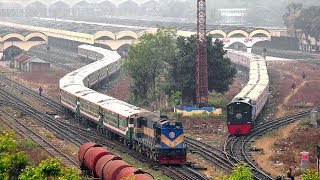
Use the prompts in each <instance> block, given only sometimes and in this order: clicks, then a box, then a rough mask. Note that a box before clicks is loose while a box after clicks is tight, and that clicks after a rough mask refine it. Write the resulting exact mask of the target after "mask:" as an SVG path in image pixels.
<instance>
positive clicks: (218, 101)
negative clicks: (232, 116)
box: [208, 93, 229, 108]
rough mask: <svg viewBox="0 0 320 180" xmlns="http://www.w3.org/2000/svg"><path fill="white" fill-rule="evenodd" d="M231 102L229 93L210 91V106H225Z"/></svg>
mask: <svg viewBox="0 0 320 180" xmlns="http://www.w3.org/2000/svg"><path fill="white" fill-rule="evenodd" d="M227 104H229V100H228V95H227V94H221V93H210V94H209V104H208V105H209V106H210V107H215V108H217V107H221V108H225V107H226V106H227Z"/></svg>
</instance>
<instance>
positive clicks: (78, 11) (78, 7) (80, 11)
mask: <svg viewBox="0 0 320 180" xmlns="http://www.w3.org/2000/svg"><path fill="white" fill-rule="evenodd" d="M99 14H101V11H100V7H99V5H98V4H96V3H88V2H87V1H80V2H78V3H76V4H75V5H73V6H72V16H80V17H88V16H98V15H99Z"/></svg>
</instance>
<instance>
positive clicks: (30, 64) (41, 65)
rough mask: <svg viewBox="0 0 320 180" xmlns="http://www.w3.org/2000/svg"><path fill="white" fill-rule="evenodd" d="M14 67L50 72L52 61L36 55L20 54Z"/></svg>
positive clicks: (15, 59) (21, 69) (30, 70)
mask: <svg viewBox="0 0 320 180" xmlns="http://www.w3.org/2000/svg"><path fill="white" fill-rule="evenodd" d="M14 68H16V69H19V70H20V71H24V72H41V73H45V72H49V69H50V63H48V62H46V61H44V60H42V59H40V58H38V57H36V56H34V57H31V56H28V55H26V54H20V55H19V56H17V57H15V58H14Z"/></svg>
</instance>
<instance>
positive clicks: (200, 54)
mask: <svg viewBox="0 0 320 180" xmlns="http://www.w3.org/2000/svg"><path fill="white" fill-rule="evenodd" d="M206 25H207V24H206V0H197V66H196V68H197V70H196V73H197V105H198V106H199V107H202V106H207V105H208V59H207V28H206Z"/></svg>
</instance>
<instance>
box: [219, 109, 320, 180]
mask: <svg viewBox="0 0 320 180" xmlns="http://www.w3.org/2000/svg"><path fill="white" fill-rule="evenodd" d="M312 110H317V111H319V110H320V107H317V108H315V109H309V110H305V111H301V112H298V113H294V114H290V115H287V116H285V117H282V118H278V119H275V120H273V121H269V122H266V123H263V124H261V125H259V126H257V127H255V128H254V129H253V130H252V132H251V133H250V135H248V136H242V137H236V136H229V137H228V138H227V139H226V141H225V145H224V149H225V152H226V153H229V154H231V155H232V156H233V157H234V158H236V159H237V162H239V161H242V162H245V163H247V164H248V165H249V166H250V167H251V168H252V172H253V174H254V176H255V178H256V179H273V178H272V177H271V176H270V175H269V174H268V173H266V172H264V171H263V170H262V169H260V167H259V166H258V165H257V164H256V163H255V162H254V160H252V159H251V156H250V151H252V150H254V149H252V148H251V147H250V146H251V144H252V143H253V142H254V140H255V139H256V138H257V137H259V136H261V135H263V134H266V133H267V132H269V131H272V130H274V129H277V128H279V127H281V126H284V125H288V124H290V123H292V122H295V121H297V120H299V119H301V118H302V117H306V116H309V115H310V112H311V111H312Z"/></svg>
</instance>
